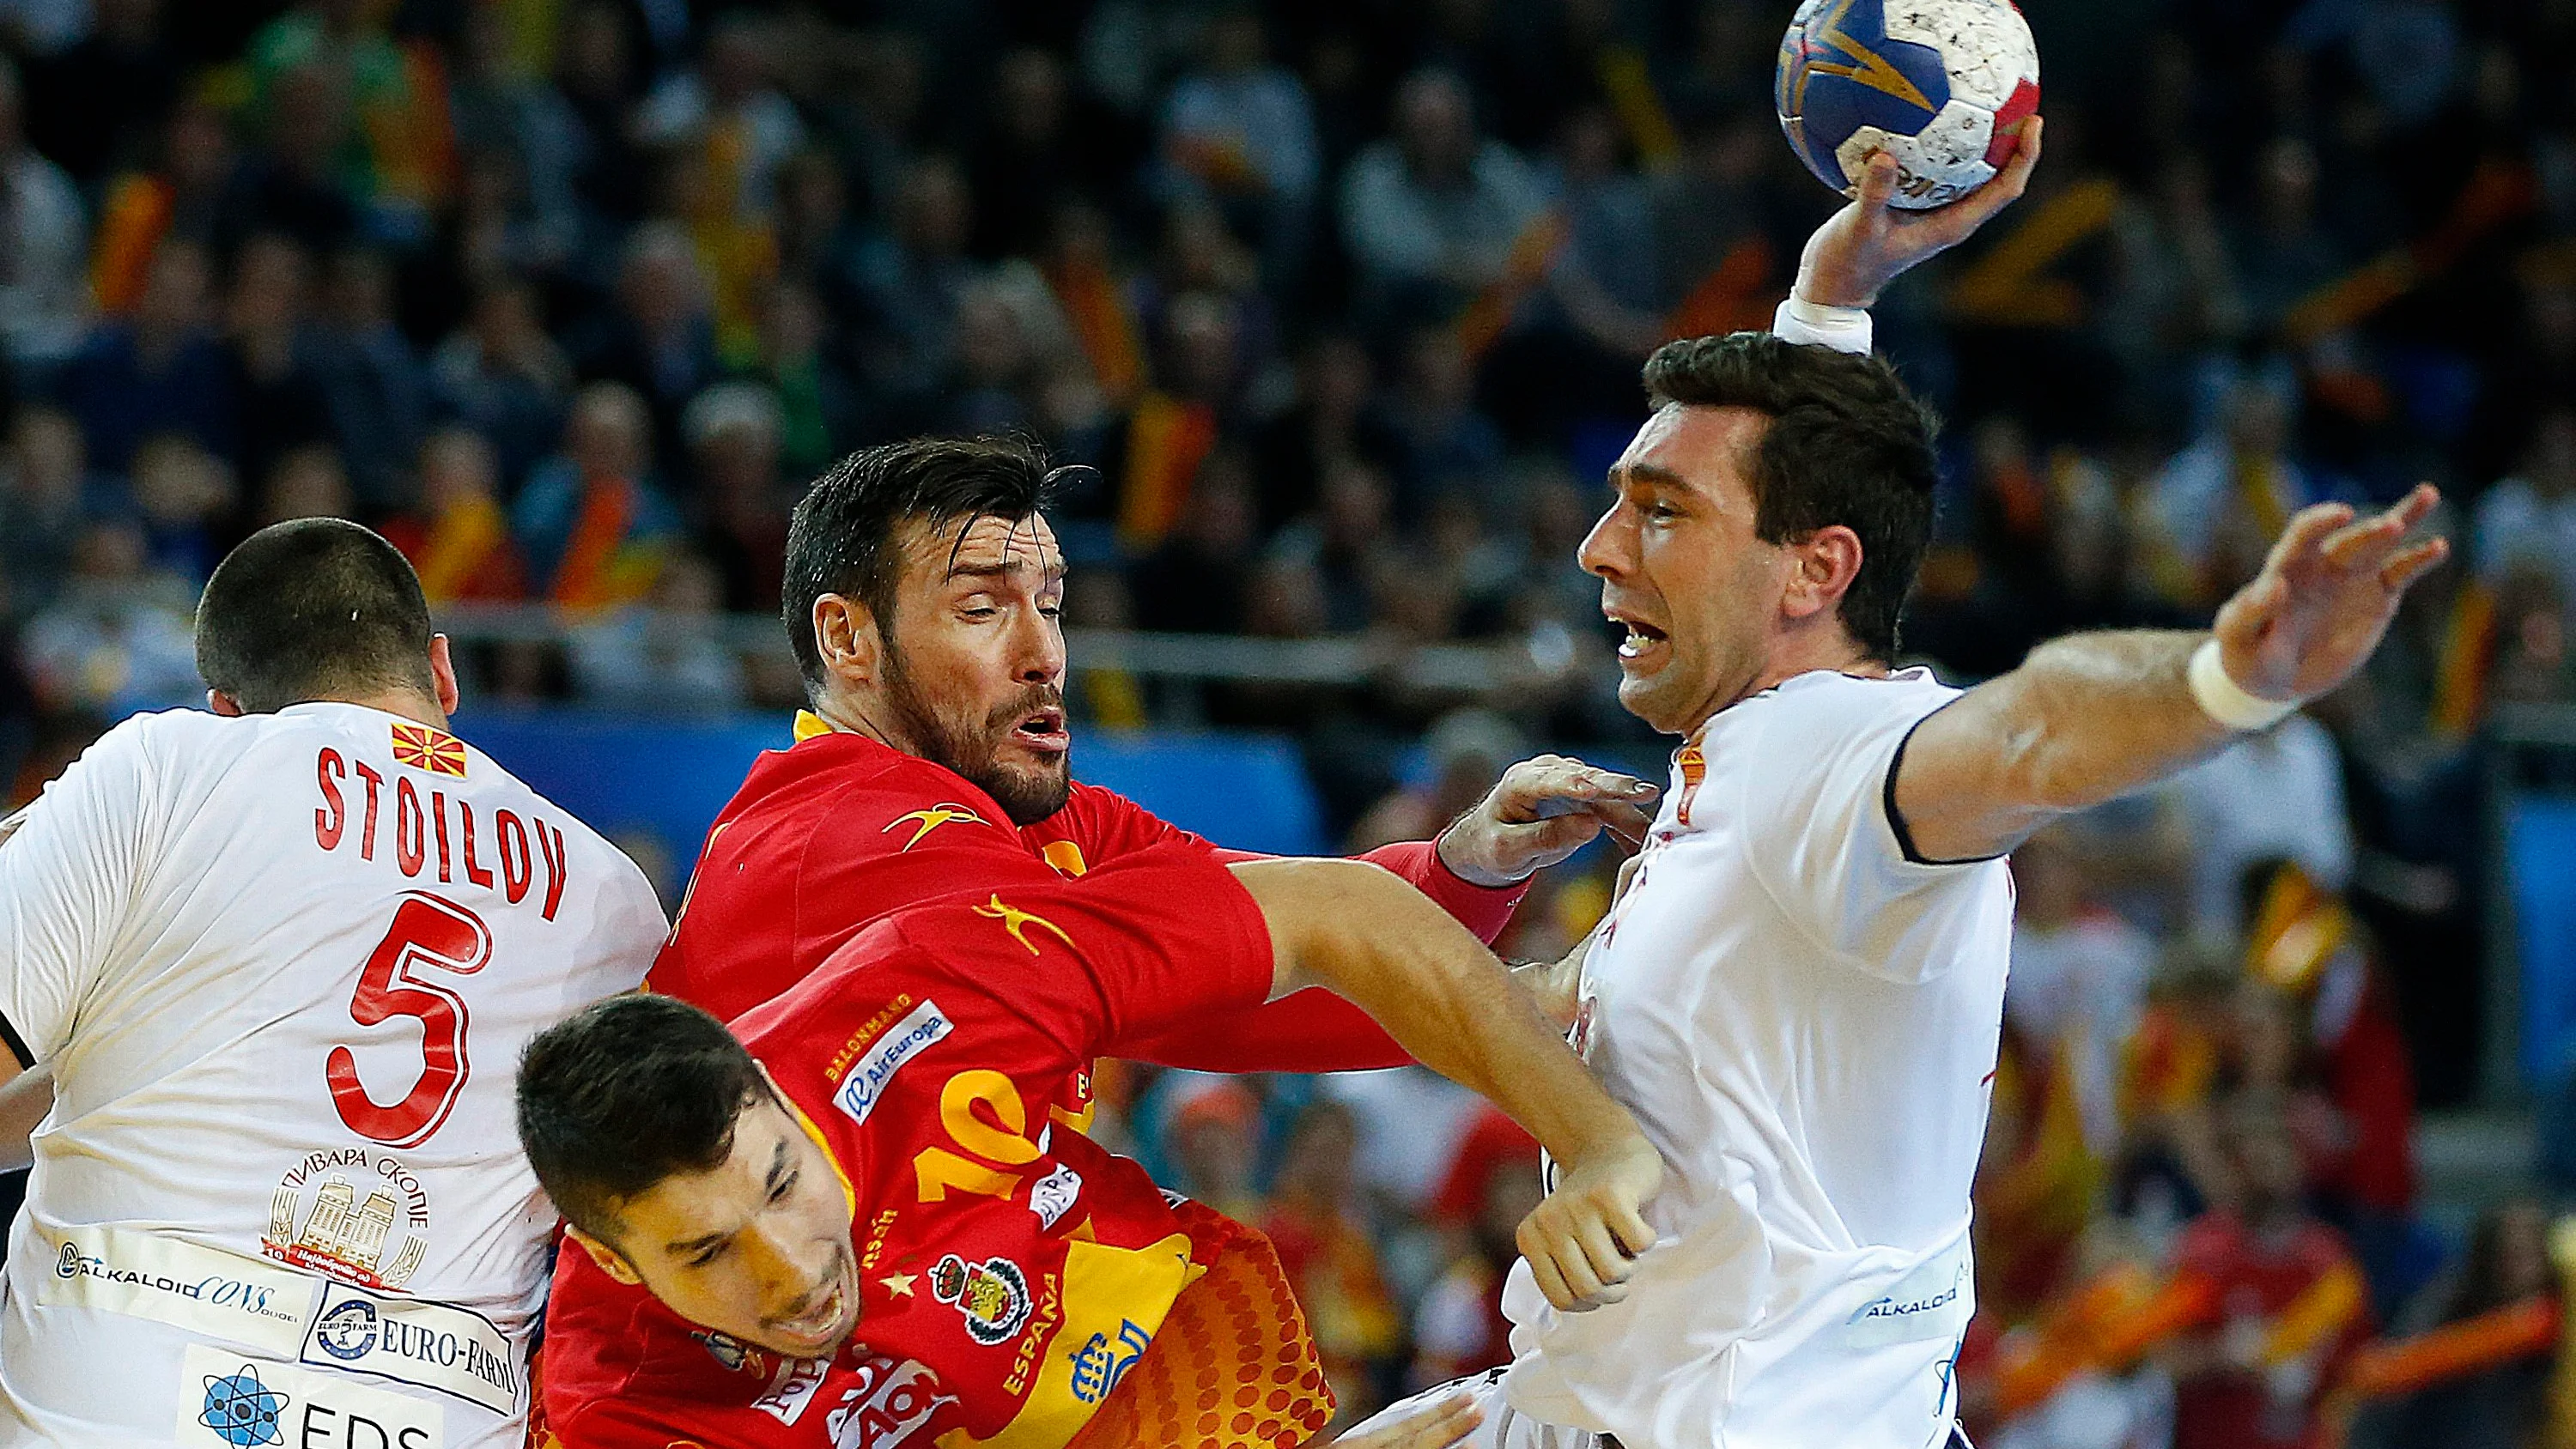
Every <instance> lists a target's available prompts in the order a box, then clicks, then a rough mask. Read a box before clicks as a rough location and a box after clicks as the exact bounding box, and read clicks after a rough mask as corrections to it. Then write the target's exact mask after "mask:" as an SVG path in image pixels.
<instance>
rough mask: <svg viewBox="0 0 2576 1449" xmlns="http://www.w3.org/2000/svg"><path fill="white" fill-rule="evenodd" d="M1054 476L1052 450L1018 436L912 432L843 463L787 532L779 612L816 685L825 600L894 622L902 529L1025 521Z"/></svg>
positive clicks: (799, 661) (809, 681)
mask: <svg viewBox="0 0 2576 1449" xmlns="http://www.w3.org/2000/svg"><path fill="white" fill-rule="evenodd" d="M1050 477H1051V475H1050V474H1049V472H1048V466H1047V456H1046V453H1045V451H1044V450H1043V449H1041V448H1040V447H1039V446H1038V445H1037V444H1036V443H1034V442H1031V441H1029V440H1028V439H1026V438H1019V437H1009V436H1000V437H982V438H908V439H905V440H904V441H902V442H899V443H885V444H882V445H880V446H877V447H874V448H862V449H860V450H859V451H858V452H855V453H852V454H851V455H850V456H848V457H846V458H843V459H842V460H841V461H840V462H838V463H835V464H833V465H832V468H831V470H830V471H829V472H826V473H825V474H824V475H823V476H822V477H821V478H818V479H816V480H815V482H814V487H813V488H812V490H811V491H809V492H807V493H806V495H805V497H804V499H803V501H801V502H799V503H798V504H797V505H796V517H795V520H794V522H792V523H791V524H789V526H788V530H787V582H786V587H785V589H784V590H783V591H782V596H781V597H780V599H779V616H780V621H781V622H782V623H784V624H785V625H786V626H787V642H788V644H789V646H790V647H792V648H793V649H794V650H795V651H796V667H797V668H798V669H800V670H802V671H803V672H804V675H805V686H806V688H807V689H808V690H813V689H818V688H820V687H821V686H822V683H823V656H822V652H821V650H820V649H819V648H818V647H817V646H816V644H815V642H814V601H815V600H816V599H819V598H821V597H822V596H823V595H825V594H839V595H842V596H843V597H845V598H852V599H856V600H858V601H859V602H860V603H862V604H865V605H866V606H867V608H868V612H869V613H870V614H871V615H873V616H874V617H875V618H876V621H877V625H878V627H879V628H881V629H884V628H891V627H892V625H893V622H894V610H895V584H896V582H897V581H898V580H900V579H901V578H902V577H903V555H902V550H901V548H899V547H896V546H894V540H895V538H896V535H897V534H899V533H901V532H902V531H903V530H904V529H905V528H906V527H907V526H911V525H919V526H921V527H924V528H926V529H927V530H929V531H930V532H932V533H938V532H941V531H942V530H944V529H946V528H947V527H948V526H949V525H950V524H953V523H956V522H959V521H960V520H964V521H966V522H968V523H970V524H971V523H972V522H973V521H974V520H976V519H978V518H984V517H988V516H989V517H995V518H1003V519H1008V520H1010V521H1011V522H1013V523H1017V522H1019V521H1020V520H1021V519H1024V518H1028V517H1030V516H1032V515H1034V514H1036V513H1038V512H1039V511H1040V510H1042V509H1044V508H1045V507H1046V504H1047V498H1048V495H1049V492H1050Z"/></svg>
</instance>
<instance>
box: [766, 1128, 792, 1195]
mask: <svg viewBox="0 0 2576 1449" xmlns="http://www.w3.org/2000/svg"><path fill="white" fill-rule="evenodd" d="M788 1167H789V1164H788V1161H787V1142H786V1140H785V1139H784V1138H781V1139H780V1140H779V1143H778V1148H777V1150H776V1151H774V1152H772V1153H770V1154H769V1175H768V1176H767V1177H766V1178H764V1179H762V1181H761V1187H762V1188H763V1189H765V1190H766V1191H769V1192H776V1191H778V1185H779V1184H780V1183H782V1182H784V1181H786V1180H787V1173H788Z"/></svg>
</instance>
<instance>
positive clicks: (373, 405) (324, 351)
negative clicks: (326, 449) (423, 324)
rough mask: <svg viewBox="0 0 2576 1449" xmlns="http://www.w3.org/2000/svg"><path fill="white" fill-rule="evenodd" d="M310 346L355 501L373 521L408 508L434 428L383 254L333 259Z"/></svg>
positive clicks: (358, 253) (347, 254) (353, 254)
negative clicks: (415, 470) (423, 441)
mask: <svg viewBox="0 0 2576 1449" xmlns="http://www.w3.org/2000/svg"><path fill="white" fill-rule="evenodd" d="M305 346H306V347H307V349H308V350H309V352H310V354H311V356H312V364H313V370H314V372H315V374H316V375H317V376H318V377H319V378H320V379H321V383H322V396H323V401H324V403H325V405H326V406H327V407H328V408H329V410H330V418H331V434H332V437H333V438H334V439H335V440H336V441H337V442H338V445H339V451H340V456H341V457H342V458H344V459H346V460H347V462H348V468H349V474H350V478H349V482H350V486H351V488H352V490H353V495H352V496H353V497H354V498H355V499H356V501H357V503H358V504H359V505H360V506H361V507H363V508H364V509H365V510H366V512H367V513H368V514H369V515H370V516H373V515H378V514H383V513H388V512H391V511H393V510H394V509H397V508H400V507H402V506H403V505H405V504H406V503H408V502H409V501H410V500H409V498H408V497H407V496H406V494H407V493H408V491H409V488H410V473H411V463H412V458H413V456H414V455H415V454H416V453H418V452H419V450H420V438H421V432H422V430H423V429H424V428H425V427H426V426H427V425H428V416H427V414H428V396H427V391H428V389H427V378H426V376H425V375H424V373H423V370H422V367H421V363H420V359H419V358H418V357H417V356H415V355H414V354H413V352H412V347H411V342H410V340H409V339H408V338H406V337H404V336H403V334H402V329H400V328H399V327H396V326H395V325H394V315H393V275H392V271H391V269H390V267H389V266H388V265H387V263H386V260H385V257H384V255H383V254H382V253H380V252H374V251H367V250H355V251H346V252H342V253H341V254H340V255H338V256H336V257H333V258H332V259H331V262H330V270H329V275H328V277H327V279H326V280H325V282H324V284H323V287H322V306H321V308H320V309H319V313H318V315H317V316H316V318H315V321H314V325H313V326H312V328H311V329H310V330H309V332H308V333H307V337H306V342H305Z"/></svg>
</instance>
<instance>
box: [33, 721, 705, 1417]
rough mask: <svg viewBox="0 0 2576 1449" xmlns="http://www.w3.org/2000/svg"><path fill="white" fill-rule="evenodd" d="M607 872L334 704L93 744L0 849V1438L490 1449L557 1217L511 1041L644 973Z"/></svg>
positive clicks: (629, 872)
mask: <svg viewBox="0 0 2576 1449" xmlns="http://www.w3.org/2000/svg"><path fill="white" fill-rule="evenodd" d="M662 932H663V919H662V913H661V910H660V907H659V905H658V903H657V902H656V901H655V899H654V897H653V893H652V890H651V888H650V886H649V885H648V884H647V883H646V881H645V880H644V877H643V875H642V874H641V872H639V871H638V870H637V869H636V868H635V866H634V865H633V863H632V862H630V861H628V860H627V859H626V858H625V856H624V855H622V854H621V853H619V852H618V850H617V849H616V848H615V847H614V846H612V845H610V844H609V843H608V842H607V841H605V840H603V839H602V838H601V837H600V836H598V835H597V834H596V833H594V832H593V831H591V830H590V829H589V828H587V827H586V826H584V825H583V824H582V823H581V822H579V821H578V820H575V819H574V818H573V817H572V816H570V815H569V814H567V813H565V812H564V811H563V810H561V809H559V808H557V807H556V806H554V805H553V804H551V803H550V802H548V801H546V800H544V799H543V798H541V797H539V796H538V795H537V794H535V793H534V792H533V791H531V790H529V789H528V788H527V787H526V786H525V785H523V784H521V783H520V782H519V781H517V780H516V779H514V778H513V777H511V776H510V775H509V773H508V772H506V771H504V770H503V769H501V768H500V766H498V765H496V764H495V763H493V762H492V760H490V759H489V758H488V757H486V756H485V755H483V754H482V753H481V752H480V751H477V750H475V749H473V748H472V747H471V746H468V745H466V744H464V743H463V742H461V741H460V740H458V739H457V738H456V737H455V736H453V735H451V734H449V733H447V732H446V731H445V730H442V729H438V728H435V727H433V726H430V725H427V724H423V723H418V722H415V721H413V720H410V719H406V718H403V717H400V716H397V715H392V714H387V713H384V712H382V711H379V710H376V709H371V708H368V707H365V706H362V705H356V704H343V703H310V704H299V705H294V706H291V707H289V708H286V709H284V710H281V711H278V712H276V713H274V714H255V715H248V716H243V717H239V718H224V717H218V716H215V715H211V714H203V713H198V712H193V711H174V712H170V713H165V714H158V715H149V716H144V717H140V718H137V719H134V720H130V721H127V722H126V723H125V724H122V725H120V726H118V727H117V728H116V729H114V730H112V731H110V732H109V733H108V735H107V736H106V737H105V738H103V739H101V740H100V741H99V742H98V743H97V744H96V745H94V746H92V747H91V749H90V750H89V751H88V752H87V753H86V754H85V755H84V756H83V757H82V758H81V759H80V761H78V762H77V763H76V764H74V765H73V766H72V768H71V769H70V770H69V771H67V772H66V773H65V774H64V776H63V777H62V778H61V779H60V780H58V781H56V782H55V783H54V784H53V785H52V786H50V787H48V789H47V790H46V792H45V793H44V795H43V796H42V797H41V798H40V799H39V800H38V801H37V802H36V804H35V805H34V806H32V807H30V809H28V810H27V811H26V812H25V813H24V815H23V817H22V818H21V820H20V821H19V822H18V828H17V830H16V831H15V833H14V834H13V835H12V836H11V837H10V838H9V839H8V840H7V841H6V842H5V844H0V1019H5V1020H6V1022H7V1024H8V1029H9V1032H10V1033H11V1034H12V1035H13V1037H14V1038H15V1040H13V1041H12V1042H11V1046H12V1047H13V1048H15V1049H18V1050H19V1056H20V1059H21V1060H22V1061H34V1062H44V1063H47V1064H49V1065H50V1066H51V1067H52V1069H53V1073H54V1078H55V1106H54V1110H53V1112H52V1113H51V1115H50V1116H49V1117H48V1118H47V1119H46V1121H45V1123H44V1124H43V1126H42V1127H41V1128H40V1129H39V1131H38V1133H37V1135H36V1138H35V1141H34V1148H35V1154H36V1167H35V1175H34V1178H33V1180H32V1182H31V1186H30V1191H29V1197H28V1205H27V1210H26V1212H25V1213H24V1215H22V1217H21V1219H20V1221H19V1223H18V1225H17V1228H16V1230H15V1232H14V1233H13V1234H12V1236H11V1240H10V1245H9V1267H8V1275H7V1284H6V1289H5V1291H6V1301H5V1303H4V1304H0V1445H17V1444H35V1443H45V1444H90V1443H98V1444H107V1443H114V1444H189V1445H209V1446H216V1449H243V1446H249V1445H260V1444H278V1443H285V1444H306V1443H310V1444H315V1445H323V1444H329V1445H335V1446H336V1445H367V1446H373V1449H444V1446H463V1445H473V1446H486V1445H489V1446H496V1449H497V1446H502V1445H510V1446H516V1445H517V1444H518V1443H520V1442H521V1440H522V1438H523V1437H524V1433H525V1416H526V1413H527V1409H528V1394H529V1388H528V1384H527V1365H526V1357H527V1352H526V1351H527V1342H528V1337H529V1334H530V1331H531V1329H532V1328H533V1326H534V1323H535V1321H536V1315H537V1313H538V1312H539V1310H540V1308H541V1306H542V1302H543V1282H542V1278H541V1259H542V1255H543V1252H544V1247H545V1243H546V1240H547V1238H548V1236H549V1235H550V1233H551V1231H552V1227H553V1222H554V1217H553V1213H552V1211H551V1209H550V1208H549V1207H548V1206H547V1204H546V1203H545V1201H544V1199H543V1198H542V1196H541V1195H540V1194H539V1193H538V1191H537V1186H536V1181H535V1178H534V1176H533V1175H532V1174H531V1173H530V1172H529V1170H528V1168H527V1166H526V1164H525V1162H524V1161H523V1160H522V1159H521V1158H520V1156H519V1153H518V1150H517V1141H516V1137H515V1135H514V1129H513V1125H512V1120H511V1115H510V1114H511V1109H512V1097H513V1087H514V1078H515V1075H516V1068H517V1062H518V1055H519V1051H520V1048H521V1047H522V1046H523V1045H524V1043H525V1042H526V1041H527V1040H528V1038H529V1037H531V1036H533V1035H534V1034H535V1033H536V1032H538V1031H540V1030H542V1029H543V1028H544V1027H546V1026H548V1025H550V1024H552V1023H553V1022H555V1021H557V1020H560V1019H561V1018H563V1017H564V1016H566V1015H569V1014H570V1013H571V1012H572V1011H574V1010H575V1009H577V1008H579V1007H580V1006H582V1005H584V1004H586V1003H588V1002H590V1001H592V1000H595V999H597V998H599V997H601V996H605V995H609V994H613V993H615V992H618V991H623V990H627V989H630V988H632V987H633V986H635V985H636V984H637V982H638V981H640V980H641V979H642V976H643V973H644V970H645V968H646V966H647V965H649V964H650V961H651V958H652V953H653V951H654V949H655V948H656V947H657V946H658V944H659V942H660V940H661V936H662Z"/></svg>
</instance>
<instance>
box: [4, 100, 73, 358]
mask: <svg viewBox="0 0 2576 1449" xmlns="http://www.w3.org/2000/svg"><path fill="white" fill-rule="evenodd" d="M21 99H22V97H21V94H20V90H19V82H18V68H17V67H16V66H15V65H13V64H11V63H10V62H9V59H8V57H7V56H5V55H0V348H6V349H7V351H8V355H9V360H10V361H11V362H13V363H15V364H16V365H17V366H18V367H20V368H22V369H26V370H31V371H41V370H42V369H44V368H46V367H50V366H52V365H54V364H57V363H59V362H61V361H63V360H64V359H65V358H68V357H69V356H71V354H72V353H73V351H74V350H76V349H77V348H78V347H79V346H80V341H81V327H82V323H83V321H84V320H85V319H86V318H87V316H88V314H89V294H88V288H87V286H86V285H85V284H86V283H87V281H88V275H87V272H86V270H85V267H84V265H83V264H84V262H85V261H86V260H87V249H88V245H89V218H88V216H87V214H86V213H85V212H84V211H83V210H82V207H81V198H80V192H79V191H78V190H76V189H75V188H74V187H73V186H72V181H71V178H70V177H68V176H65V175H64V174H63V169H62V168H61V167H59V166H56V165H55V164H54V163H53V162H51V161H48V160H46V159H45V158H44V157H43V156H42V155H39V154H38V153H37V151H36V149H35V148H34V147H32V146H30V145H28V144H27V135H26V131H25V129H24V122H25V119H26V115H25V111H24V108H23V107H22V105H21Z"/></svg>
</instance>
